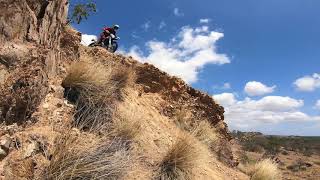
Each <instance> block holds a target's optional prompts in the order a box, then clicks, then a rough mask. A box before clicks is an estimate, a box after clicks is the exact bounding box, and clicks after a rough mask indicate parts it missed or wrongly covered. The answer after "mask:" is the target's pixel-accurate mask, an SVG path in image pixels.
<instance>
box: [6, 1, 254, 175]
mask: <svg viewBox="0 0 320 180" xmlns="http://www.w3.org/2000/svg"><path fill="white" fill-rule="evenodd" d="M0 7H1V11H0V31H1V34H0V44H1V45H2V46H1V47H0V91H1V97H0V115H1V116H0V121H1V123H2V124H1V127H0V136H1V138H0V143H1V149H0V160H1V162H0V175H1V179H249V177H248V176H247V175H245V174H243V173H242V172H240V171H239V170H237V169H235V168H234V167H235V166H236V165H237V161H236V159H235V158H234V157H233V153H232V149H231V144H230V140H231V139H232V137H231V135H230V133H229V131H228V128H227V125H226V124H225V123H224V115H223V113H224V109H223V107H221V106H220V105H218V104H217V103H215V102H214V100H213V99H212V98H211V97H210V96H209V95H207V94H205V93H202V92H200V91H198V90H196V89H194V88H192V87H190V86H189V85H187V84H186V83H184V82H183V81H182V80H181V79H179V78H176V77H172V76H169V75H168V74H166V73H165V72H162V71H160V70H159V69H157V68H156V67H154V66H153V65H150V64H141V63H139V62H138V61H136V60H134V59H132V58H131V57H125V56H122V55H116V54H110V53H108V52H107V51H106V50H104V49H102V48H99V47H97V48H88V47H84V46H81V45H80V39H81V33H79V32H76V31H75V30H73V29H72V27H70V26H68V25H66V18H67V14H68V13H67V12H68V2H67V0H57V1H45V0H19V1H18V0H0Z"/></svg>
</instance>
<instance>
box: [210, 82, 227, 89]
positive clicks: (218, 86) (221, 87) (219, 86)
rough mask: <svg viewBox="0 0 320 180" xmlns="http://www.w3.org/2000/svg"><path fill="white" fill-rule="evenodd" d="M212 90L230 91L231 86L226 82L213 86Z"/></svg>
mask: <svg viewBox="0 0 320 180" xmlns="http://www.w3.org/2000/svg"><path fill="white" fill-rule="evenodd" d="M212 88H213V89H220V90H227V89H231V84H230V83H228V82H226V83H224V84H223V85H215V86H213V87H212Z"/></svg>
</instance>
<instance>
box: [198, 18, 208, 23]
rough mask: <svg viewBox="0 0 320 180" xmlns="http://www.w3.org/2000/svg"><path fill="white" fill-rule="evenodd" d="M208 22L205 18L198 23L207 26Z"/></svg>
mask: <svg viewBox="0 0 320 180" xmlns="http://www.w3.org/2000/svg"><path fill="white" fill-rule="evenodd" d="M209 22H210V19H208V18H206V19H200V23H201V24H208V23H209Z"/></svg>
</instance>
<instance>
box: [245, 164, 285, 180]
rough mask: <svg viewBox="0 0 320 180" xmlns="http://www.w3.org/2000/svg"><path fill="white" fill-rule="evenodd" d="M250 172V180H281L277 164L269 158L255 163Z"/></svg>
mask: <svg viewBox="0 0 320 180" xmlns="http://www.w3.org/2000/svg"><path fill="white" fill-rule="evenodd" d="M251 174H252V175H251V179H252V180H281V173H280V171H279V169H278V166H277V164H276V163H275V162H273V161H272V160H270V159H265V160H263V161H260V162H258V163H257V164H255V166H254V169H253V172H252V173H251Z"/></svg>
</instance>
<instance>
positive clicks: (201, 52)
mask: <svg viewBox="0 0 320 180" xmlns="http://www.w3.org/2000/svg"><path fill="white" fill-rule="evenodd" d="M222 37H223V33H220V32H215V31H210V30H209V28H208V27H207V26H202V27H198V28H191V27H188V26H187V27H183V28H182V29H181V31H180V33H179V34H178V35H177V37H175V38H172V39H171V40H170V41H169V42H162V41H156V40H152V41H149V42H147V43H146V47H147V49H148V52H147V54H146V55H144V54H143V53H142V51H141V49H140V48H139V47H137V46H134V47H132V48H130V50H129V52H127V53H126V54H127V55H130V56H132V57H133V58H135V59H137V60H139V61H141V62H148V63H151V64H154V65H155V66H156V67H158V68H160V69H161V70H163V71H166V72H168V73H169V74H171V75H175V76H178V77H180V78H182V79H183V80H185V81H186V82H188V83H194V82H196V81H197V80H198V73H199V71H201V69H202V68H203V67H204V66H205V65H207V64H217V65H223V64H226V63H230V60H229V58H228V56H227V55H225V54H219V53H218V52H217V50H216V49H217V48H216V42H217V41H218V40H219V39H221V38H222Z"/></svg>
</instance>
